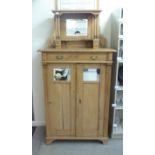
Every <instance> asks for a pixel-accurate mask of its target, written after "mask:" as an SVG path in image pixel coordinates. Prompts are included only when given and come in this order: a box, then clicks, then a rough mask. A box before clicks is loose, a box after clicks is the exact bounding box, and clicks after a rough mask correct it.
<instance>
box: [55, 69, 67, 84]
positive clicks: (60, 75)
mask: <svg viewBox="0 0 155 155" xmlns="http://www.w3.org/2000/svg"><path fill="white" fill-rule="evenodd" d="M53 76H54V80H55V81H58V80H63V81H69V80H70V69H69V68H65V69H64V68H54V73H53Z"/></svg>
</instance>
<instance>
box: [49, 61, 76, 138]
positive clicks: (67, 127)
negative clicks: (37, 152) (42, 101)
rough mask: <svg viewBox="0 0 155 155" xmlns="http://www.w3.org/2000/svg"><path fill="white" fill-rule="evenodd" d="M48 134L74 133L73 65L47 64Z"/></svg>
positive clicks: (65, 134)
mask: <svg viewBox="0 0 155 155" xmlns="http://www.w3.org/2000/svg"><path fill="white" fill-rule="evenodd" d="M47 89H48V93H47V94H48V96H47V98H48V99H47V100H48V102H47V130H48V136H63V135H64V136H70V135H75V66H74V65H67V64H66V65H65V64H63V65H57V64H51V65H48V66H47Z"/></svg>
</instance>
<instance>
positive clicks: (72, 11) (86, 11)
mask: <svg viewBox="0 0 155 155" xmlns="http://www.w3.org/2000/svg"><path fill="white" fill-rule="evenodd" d="M101 11H102V10H97V9H96V10H52V12H53V13H57V12H59V13H100V12H101Z"/></svg>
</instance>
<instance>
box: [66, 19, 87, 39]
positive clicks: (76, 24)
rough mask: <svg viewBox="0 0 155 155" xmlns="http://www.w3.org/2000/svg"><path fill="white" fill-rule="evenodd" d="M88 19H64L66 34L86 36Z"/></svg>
mask: <svg viewBox="0 0 155 155" xmlns="http://www.w3.org/2000/svg"><path fill="white" fill-rule="evenodd" d="M87 35H88V19H66V36H87Z"/></svg>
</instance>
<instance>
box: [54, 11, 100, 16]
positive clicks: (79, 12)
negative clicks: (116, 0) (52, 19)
mask: <svg viewBox="0 0 155 155" xmlns="http://www.w3.org/2000/svg"><path fill="white" fill-rule="evenodd" d="M101 11H102V10H52V12H53V13H54V14H56V15H61V14H69V13H75V14H76V13H77V14H83V13H87V14H93V15H98V14H99V13H100V12H101Z"/></svg>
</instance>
